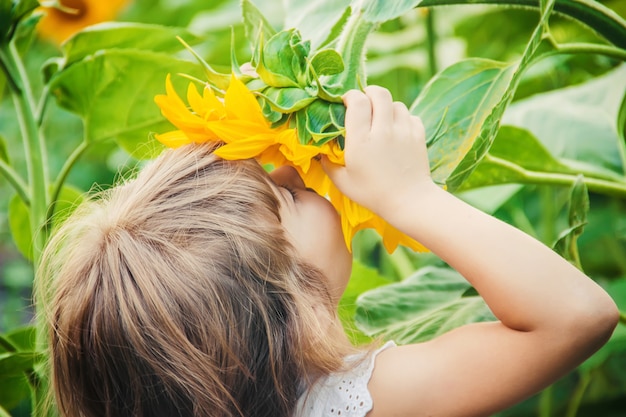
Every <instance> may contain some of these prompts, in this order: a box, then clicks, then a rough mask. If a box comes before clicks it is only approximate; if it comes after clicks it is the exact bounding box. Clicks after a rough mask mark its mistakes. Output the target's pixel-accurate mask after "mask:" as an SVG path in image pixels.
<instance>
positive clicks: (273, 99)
mask: <svg viewBox="0 0 626 417" xmlns="http://www.w3.org/2000/svg"><path fill="white" fill-rule="evenodd" d="M257 94H258V95H259V96H260V97H263V98H264V99H265V100H266V101H267V102H268V103H269V104H270V105H271V107H272V109H274V110H275V111H279V112H282V113H293V112H295V111H298V110H300V109H302V108H304V107H306V106H308V105H309V104H311V103H312V102H313V100H315V99H316V98H315V97H311V96H310V95H309V94H308V93H307V92H306V91H304V90H303V89H301V88H297V87H287V88H274V87H268V88H266V89H265V90H264V91H263V92H261V93H257Z"/></svg>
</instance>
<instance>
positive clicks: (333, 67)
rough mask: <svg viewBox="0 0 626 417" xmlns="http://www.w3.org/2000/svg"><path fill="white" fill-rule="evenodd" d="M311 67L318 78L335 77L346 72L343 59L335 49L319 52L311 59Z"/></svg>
mask: <svg viewBox="0 0 626 417" xmlns="http://www.w3.org/2000/svg"><path fill="white" fill-rule="evenodd" d="M310 65H311V68H312V69H313V70H314V71H315V73H316V74H317V75H318V76H322V75H335V74H339V73H340V72H342V71H343V70H344V65H343V58H341V55H339V53H338V52H337V51H335V50H334V49H323V50H321V51H317V52H316V53H315V54H314V55H313V57H311V61H310Z"/></svg>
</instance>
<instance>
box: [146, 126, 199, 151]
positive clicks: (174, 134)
mask: <svg viewBox="0 0 626 417" xmlns="http://www.w3.org/2000/svg"><path fill="white" fill-rule="evenodd" d="M154 137H155V138H156V139H157V140H158V141H159V142H161V143H162V144H163V145H165V146H167V147H169V148H178V147H181V146H183V145H187V144H189V143H191V142H192V141H191V139H189V137H188V136H187V135H186V134H185V132H183V131H182V130H173V131H171V132H167V133H161V134H156V135H154Z"/></svg>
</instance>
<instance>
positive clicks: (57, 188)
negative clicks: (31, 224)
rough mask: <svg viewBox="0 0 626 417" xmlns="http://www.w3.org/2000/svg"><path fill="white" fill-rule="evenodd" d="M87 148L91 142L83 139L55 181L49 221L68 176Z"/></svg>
mask: <svg viewBox="0 0 626 417" xmlns="http://www.w3.org/2000/svg"><path fill="white" fill-rule="evenodd" d="M87 148H89V142H87V141H82V142H81V143H80V145H78V147H77V148H76V149H74V151H73V152H72V154H71V155H70V156H69V157H68V158H67V160H66V161H65V164H63V167H62V168H61V171H60V172H59V175H58V176H57V179H56V181H55V182H54V188H53V189H52V197H51V200H50V205H49V207H48V214H47V216H46V218H47V219H48V222H50V221H51V220H52V216H53V215H54V209H55V207H56V202H57V200H58V199H59V195H60V194H61V190H62V189H63V184H65V180H66V179H67V176H68V175H69V173H70V171H71V170H72V167H73V166H74V164H75V163H76V161H78V159H79V158H80V157H81V156H82V155H83V154H84V153H85V151H86V150H87Z"/></svg>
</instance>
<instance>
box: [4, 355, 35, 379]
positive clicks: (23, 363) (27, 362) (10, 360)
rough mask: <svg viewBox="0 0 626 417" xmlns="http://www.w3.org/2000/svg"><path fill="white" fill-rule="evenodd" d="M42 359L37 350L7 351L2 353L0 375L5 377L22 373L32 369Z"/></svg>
mask: <svg viewBox="0 0 626 417" xmlns="http://www.w3.org/2000/svg"><path fill="white" fill-rule="evenodd" d="M40 360H41V355H40V354H38V353H36V352H5V353H0V375H2V376H3V377H7V376H17V375H21V374H22V373H23V372H24V371H27V370H29V369H32V368H33V367H34V366H35V364H36V363H37V362H39V361H40Z"/></svg>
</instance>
